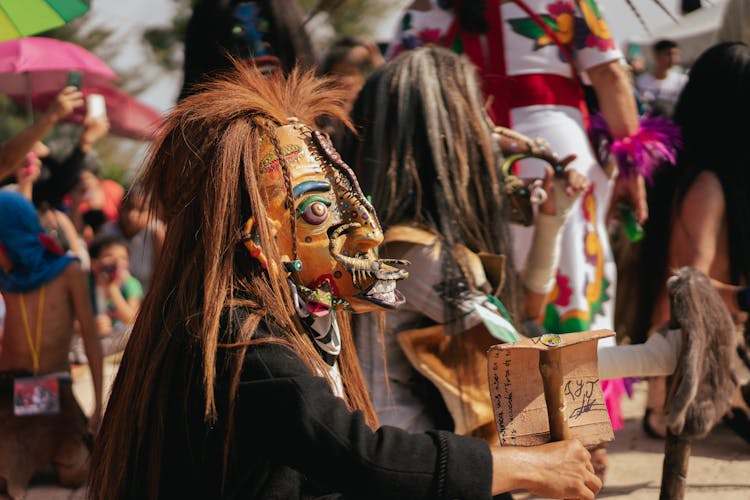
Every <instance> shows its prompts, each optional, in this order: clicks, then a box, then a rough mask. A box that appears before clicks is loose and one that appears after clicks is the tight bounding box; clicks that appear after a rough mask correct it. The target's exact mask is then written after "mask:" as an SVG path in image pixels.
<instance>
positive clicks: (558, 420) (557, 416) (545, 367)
mask: <svg viewBox="0 0 750 500" xmlns="http://www.w3.org/2000/svg"><path fill="white" fill-rule="evenodd" d="M539 371H540V372H541V374H542V383H543V384H544V399H545V400H546V401H547V417H548V419H549V435H550V440H551V441H563V440H565V439H570V428H569V427H568V415H567V413H566V411H565V396H564V393H563V391H564V387H563V373H562V349H549V350H547V351H541V352H540V353H539Z"/></svg>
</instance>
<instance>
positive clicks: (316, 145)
mask: <svg viewBox="0 0 750 500" xmlns="http://www.w3.org/2000/svg"><path fill="white" fill-rule="evenodd" d="M276 138H277V140H278V142H277V144H276V146H274V144H273V143H272V141H271V140H269V138H267V137H266V138H264V139H263V141H262V142H261V145H260V160H261V164H260V183H261V186H262V189H263V190H264V191H265V194H266V196H267V199H268V202H269V206H268V214H269V217H270V219H271V223H272V225H273V227H275V229H276V239H277V244H278V247H279V254H280V255H281V256H282V259H283V260H284V261H285V266H286V269H287V270H288V271H289V272H291V277H292V279H293V280H294V282H295V284H296V285H297V288H298V291H299V293H300V296H301V297H302V299H303V300H304V301H305V305H306V307H307V309H308V310H309V311H310V312H311V313H312V314H314V315H317V316H322V315H325V314H327V313H328V312H329V311H330V310H331V309H333V308H337V307H347V308H350V309H351V310H352V311H353V312H357V313H359V312H368V311H373V310H377V309H382V308H386V309H390V308H394V307H397V306H399V305H401V304H402V303H403V302H404V297H403V295H402V294H401V293H400V292H398V291H397V290H396V282H397V281H398V280H401V279H404V278H406V277H407V276H408V273H406V272H405V271H403V270H401V269H399V268H397V267H394V266H393V265H394V264H397V265H398V264H404V265H405V264H407V263H405V262H402V261H392V260H384V259H378V258H377V254H376V248H377V246H378V245H379V244H380V243H382V241H383V231H382V229H381V227H380V222H379V221H378V218H377V216H376V214H375V211H374V210H373V208H372V205H370V203H369V201H368V200H367V199H366V198H365V196H364V195H363V194H362V191H361V190H360V188H359V184H358V182H357V179H356V178H355V177H354V174H353V173H352V171H351V170H350V168H349V167H348V166H347V165H346V164H345V163H344V162H343V161H342V160H341V158H340V157H339V155H338V153H337V152H336V151H335V150H334V148H333V146H332V145H331V143H330V141H329V140H328V138H327V136H325V135H324V134H322V133H320V132H317V131H313V130H311V129H310V128H308V127H307V126H305V125H302V124H297V123H295V124H291V125H285V126H282V127H279V128H278V129H276ZM277 147H278V150H280V152H281V154H283V155H284V159H285V163H286V165H287V166H288V168H289V175H290V179H291V188H292V189H291V190H292V192H291V194H289V193H288V191H287V188H286V184H285V181H284V172H283V166H282V165H281V162H280V161H279V157H278V150H277ZM290 197H291V199H292V200H289V198H290ZM290 201H292V202H293V203H292V206H293V208H292V210H294V217H295V225H296V228H295V230H294V231H293V230H292V228H291V223H290V214H289V210H288V208H287V207H288V206H289V203H290ZM293 242H296V255H294V245H293Z"/></svg>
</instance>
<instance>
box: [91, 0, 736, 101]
mask: <svg viewBox="0 0 750 500" xmlns="http://www.w3.org/2000/svg"><path fill="white" fill-rule="evenodd" d="M632 1H633V3H634V4H635V5H636V7H637V8H638V9H639V10H640V11H641V14H642V16H643V18H644V19H645V21H646V23H647V24H648V26H649V27H650V28H651V30H652V31H654V32H657V31H658V28H660V27H662V26H665V25H666V26H668V25H671V24H672V21H671V20H670V19H669V18H668V17H667V16H666V15H665V14H664V13H663V12H662V11H661V10H660V9H658V8H657V7H656V6H655V5H654V3H653V0H632ZM663 2H664V4H665V5H666V6H667V7H668V8H670V9H671V10H672V11H673V12H677V11H678V9H679V0H663ZM722 2H723V0H710V1H709V0H704V3H705V4H717V3H722ZM409 3H411V0H404V1H403V3H402V5H403V6H406V5H408V4H409ZM599 3H600V5H602V7H603V9H604V12H605V15H606V17H607V20H608V21H609V25H610V29H611V30H612V32H613V35H614V36H615V38H616V39H617V40H618V41H619V42H622V41H625V40H627V39H632V38H641V37H644V36H647V34H646V32H645V31H644V30H643V28H642V27H641V25H640V24H639V23H638V20H637V19H636V17H635V15H634V14H633V13H632V12H631V11H630V9H629V8H628V6H627V4H626V2H625V0H599ZM173 10H174V4H173V2H171V1H170V0H93V1H92V7H91V13H90V14H89V17H90V21H89V23H90V24H91V25H96V26H103V27H107V28H111V29H113V30H115V40H116V41H117V43H118V44H119V45H120V47H121V50H120V54H119V56H118V57H116V58H115V60H113V61H108V62H109V63H110V64H112V66H114V68H115V69H118V68H122V69H124V68H132V67H138V66H139V65H140V66H141V67H142V68H143V69H142V71H144V72H145V73H146V75H147V77H148V78H150V79H151V80H152V81H153V84H152V85H151V87H150V88H149V89H148V90H147V91H146V92H144V93H143V94H141V95H140V96H139V97H140V98H141V99H142V100H143V101H144V102H146V103H148V104H150V105H152V106H154V107H156V108H157V109H159V110H160V111H164V110H166V109H168V108H169V107H170V106H172V105H173V103H174V99H175V96H176V95H177V92H178V90H179V86H180V84H181V78H182V76H181V74H179V73H175V74H171V75H170V74H165V73H164V72H163V71H159V70H157V69H155V68H149V67H147V66H146V65H144V64H143V63H144V60H145V53H144V50H143V48H142V46H141V44H140V37H141V33H142V31H143V29H144V28H147V27H151V26H158V25H163V24H166V23H168V22H169V20H170V18H171V16H172V14H173ZM398 14H399V10H398V8H396V9H394V11H393V13H392V14H391V15H390V16H386V18H384V20H383V21H382V22H380V23H379V26H377V28H376V29H375V36H376V38H377V39H383V40H387V39H389V38H390V37H391V35H392V33H393V32H394V29H395V26H396V24H397V22H398V17H399V16H398Z"/></svg>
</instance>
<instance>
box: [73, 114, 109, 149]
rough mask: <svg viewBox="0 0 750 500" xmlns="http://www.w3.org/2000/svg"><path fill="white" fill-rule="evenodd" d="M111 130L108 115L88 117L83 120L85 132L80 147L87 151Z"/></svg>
mask: <svg viewBox="0 0 750 500" xmlns="http://www.w3.org/2000/svg"><path fill="white" fill-rule="evenodd" d="M107 132H109V120H108V119H107V117H106V116H100V117H93V116H90V117H88V118H86V119H85V120H84V122H83V133H82V134H81V139H80V140H79V141H78V147H79V148H80V149H81V151H83V152H84V153H87V152H88V151H89V150H90V149H91V147H92V146H93V145H94V144H96V142H97V141H98V140H99V139H101V138H102V137H104V136H105V135H107Z"/></svg>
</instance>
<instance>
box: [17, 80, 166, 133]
mask: <svg viewBox="0 0 750 500" xmlns="http://www.w3.org/2000/svg"><path fill="white" fill-rule="evenodd" d="M82 91H83V94H84V95H85V96H88V95H89V94H101V95H102V96H104V100H105V102H106V104H107V118H109V123H110V132H111V133H113V134H115V135H119V136H121V137H127V138H130V139H136V140H151V139H152V138H153V137H154V135H155V133H156V130H157V129H158V128H159V124H160V122H161V116H160V114H159V112H158V111H156V110H155V109H153V108H152V107H150V106H148V105H146V104H144V103H142V102H141V101H139V100H138V99H136V98H135V97H133V96H131V95H130V94H128V93H126V92H124V91H122V90H120V89H119V88H117V87H114V86H112V85H107V84H103V85H100V86H99V87H87V88H84V89H82ZM56 94H57V92H44V93H39V94H35V95H33V96H32V98H31V103H32V106H33V108H34V110H35V111H43V110H45V109H47V107H48V106H49V105H50V104H51V103H52V100H53V99H54V98H55V95H56ZM17 100H19V101H20V100H22V99H20V98H19V99H17ZM85 116H86V108H85V106H84V107H81V108H78V109H76V110H75V111H74V112H73V114H71V115H69V116H68V117H67V118H66V119H65V120H66V121H71V122H74V123H82V122H83V120H84V118H85Z"/></svg>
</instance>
